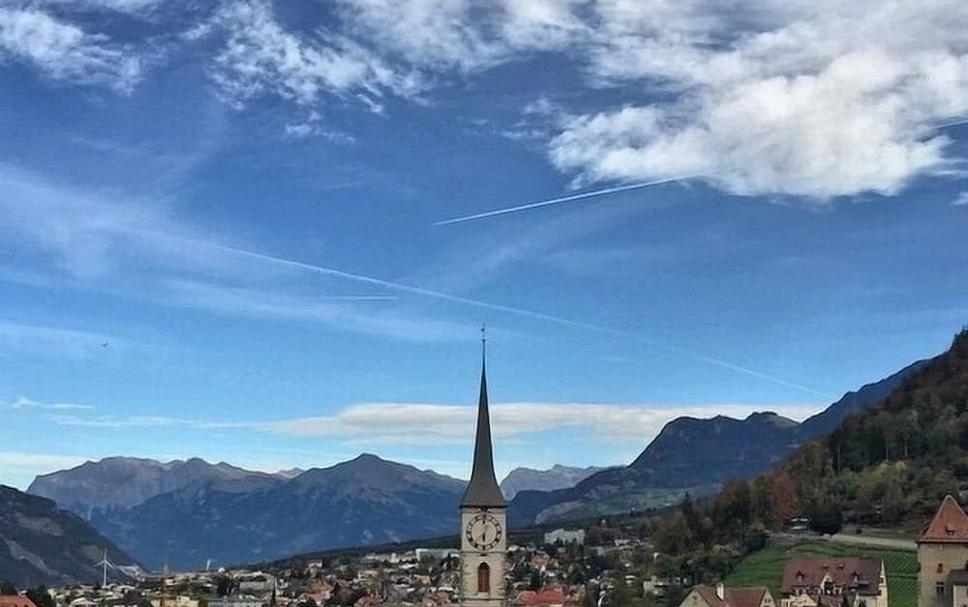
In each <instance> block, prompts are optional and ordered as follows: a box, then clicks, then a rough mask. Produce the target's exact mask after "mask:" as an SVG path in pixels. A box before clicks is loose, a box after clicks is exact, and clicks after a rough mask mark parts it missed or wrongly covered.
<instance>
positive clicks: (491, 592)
mask: <svg viewBox="0 0 968 607" xmlns="http://www.w3.org/2000/svg"><path fill="white" fill-rule="evenodd" d="M483 347H484V342H483V340H482V354H483ZM485 359H486V356H484V357H482V361H481V395H480V398H479V399H478V403H477V436H476V439H475V442H474V465H473V468H471V480H470V482H469V483H468V484H467V489H466V491H464V497H463V499H462V500H461V502H460V524H461V534H460V596H461V604H462V605H464V606H465V607H503V605H504V604H505V601H504V593H505V589H504V568H505V558H506V555H507V541H508V536H507V505H506V504H505V502H504V495H503V494H502V493H501V488H500V487H499V486H498V484H497V478H496V477H495V476H494V455H493V452H492V450H491V420H490V416H489V414H488V410H487V375H486V373H485V362H486V360H485Z"/></svg>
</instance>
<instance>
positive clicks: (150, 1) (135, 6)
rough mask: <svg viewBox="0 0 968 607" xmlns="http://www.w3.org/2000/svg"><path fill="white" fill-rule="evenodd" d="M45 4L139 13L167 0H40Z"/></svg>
mask: <svg viewBox="0 0 968 607" xmlns="http://www.w3.org/2000/svg"><path fill="white" fill-rule="evenodd" d="M41 1H42V2H44V3H46V4H57V5H62V6H64V7H65V8H71V9H74V10H102V11H116V12H120V13H141V12H144V11H148V10H150V9H153V8H155V7H157V6H160V5H162V4H164V3H165V2H167V0H41Z"/></svg>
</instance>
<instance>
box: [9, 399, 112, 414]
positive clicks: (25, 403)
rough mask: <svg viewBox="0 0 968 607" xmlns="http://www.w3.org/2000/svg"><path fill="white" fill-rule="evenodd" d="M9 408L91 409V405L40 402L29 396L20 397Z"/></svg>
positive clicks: (22, 409)
mask: <svg viewBox="0 0 968 607" xmlns="http://www.w3.org/2000/svg"><path fill="white" fill-rule="evenodd" d="M10 408H11V409H13V410H14V411H26V410H31V409H35V410H39V411H93V410H94V407H93V406H92V405H81V404H77V403H42V402H39V401H35V400H31V399H29V398H24V397H22V396H21V397H20V398H18V399H17V400H15V401H13V402H12V403H10Z"/></svg>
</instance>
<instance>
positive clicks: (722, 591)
mask: <svg viewBox="0 0 968 607" xmlns="http://www.w3.org/2000/svg"><path fill="white" fill-rule="evenodd" d="M716 596H718V597H719V600H720V601H725V600H726V586H724V585H723V583H722V582H719V583H717V584H716Z"/></svg>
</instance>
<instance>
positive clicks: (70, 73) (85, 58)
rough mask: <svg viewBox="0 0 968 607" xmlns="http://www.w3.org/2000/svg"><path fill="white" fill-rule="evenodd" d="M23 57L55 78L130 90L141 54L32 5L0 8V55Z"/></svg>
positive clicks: (14, 58) (11, 57)
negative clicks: (22, 7) (30, 6)
mask: <svg viewBox="0 0 968 607" xmlns="http://www.w3.org/2000/svg"><path fill="white" fill-rule="evenodd" d="M3 58H6V59H7V60H15V61H21V62H25V63H28V64H30V65H32V66H34V67H35V68H37V69H38V70H39V71H40V72H42V73H43V74H45V75H46V76H48V77H50V78H53V79H55V80H67V81H72V82H77V83H81V84H97V85H106V86H109V87H111V88H114V89H115V90H118V91H120V92H129V91H130V90H131V89H132V87H134V85H135V84H136V83H137V82H138V80H139V79H140V78H141V71H142V66H141V59H140V57H139V56H138V55H137V54H136V53H135V52H134V51H133V50H132V49H130V48H128V47H125V46H123V45H120V44H118V43H116V42H113V41H111V40H110V39H109V38H108V37H107V36H105V35H103V34H93V33H89V32H86V31H84V30H83V29H81V28H80V27H79V26H77V25H75V24H72V23H66V22H63V21H59V20H58V19H56V18H54V17H52V16H51V15H49V14H47V13H45V12H43V11H40V10H35V9H26V8H25V9H21V8H0V59H3Z"/></svg>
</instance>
